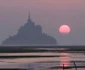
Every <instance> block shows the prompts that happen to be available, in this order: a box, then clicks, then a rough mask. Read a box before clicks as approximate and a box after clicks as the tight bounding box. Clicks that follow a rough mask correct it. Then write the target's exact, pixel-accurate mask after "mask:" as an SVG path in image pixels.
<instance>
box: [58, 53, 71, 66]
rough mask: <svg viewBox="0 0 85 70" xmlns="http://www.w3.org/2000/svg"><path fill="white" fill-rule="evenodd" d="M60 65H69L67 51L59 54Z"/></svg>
mask: <svg viewBox="0 0 85 70" xmlns="http://www.w3.org/2000/svg"><path fill="white" fill-rule="evenodd" d="M59 58H60V66H63V65H64V66H65V67H67V66H69V65H70V54H69V53H61V54H60V57H59Z"/></svg>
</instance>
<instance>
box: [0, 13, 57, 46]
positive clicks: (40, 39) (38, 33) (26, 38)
mask: <svg viewBox="0 0 85 70" xmlns="http://www.w3.org/2000/svg"><path fill="white" fill-rule="evenodd" d="M1 45H2V46H38V45H39V46H52V45H56V39H55V38H53V37H52V36H49V35H47V34H45V33H43V32H42V27H41V26H40V25H35V23H34V22H33V21H32V19H31V17H30V14H29V17H28V20H27V23H25V24H24V26H21V27H20V28H19V30H18V33H17V34H16V35H14V36H11V37H9V38H7V39H6V40H4V41H3V42H2V44H1Z"/></svg>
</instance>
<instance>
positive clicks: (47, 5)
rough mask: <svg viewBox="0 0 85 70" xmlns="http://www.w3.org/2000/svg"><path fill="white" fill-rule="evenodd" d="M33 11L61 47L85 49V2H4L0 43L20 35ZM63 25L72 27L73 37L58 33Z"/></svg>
mask: <svg viewBox="0 0 85 70" xmlns="http://www.w3.org/2000/svg"><path fill="white" fill-rule="evenodd" d="M29 11H30V12H31V18H32V19H33V21H34V22H35V23H36V24H39V25H41V26H42V27H43V32H45V33H48V34H49V35H51V36H54V37H55V38H56V40H57V41H58V44H59V45H85V0H0V43H1V42H2V41H3V40H5V39H6V38H8V37H9V36H11V35H14V34H16V33H17V31H18V29H19V28H20V26H22V25H24V24H25V23H26V21H27V19H28V13H29ZM62 24H67V25H69V26H70V27H71V33H70V34H68V35H62V34H60V33H59V32H58V28H59V27H60V26H61V25H62Z"/></svg>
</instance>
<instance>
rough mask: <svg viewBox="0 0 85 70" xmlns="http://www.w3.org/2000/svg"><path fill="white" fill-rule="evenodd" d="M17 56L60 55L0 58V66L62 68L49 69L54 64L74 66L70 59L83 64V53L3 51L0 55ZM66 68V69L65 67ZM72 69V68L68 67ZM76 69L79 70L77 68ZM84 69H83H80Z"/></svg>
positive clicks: (42, 69) (43, 69) (44, 68)
mask: <svg viewBox="0 0 85 70" xmlns="http://www.w3.org/2000/svg"><path fill="white" fill-rule="evenodd" d="M2 55H3V56H7V55H9V56H15V55H16V56H19V55H23V56H25V55H27V56H28V55H29V56H30V55H56V56H60V57H48V58H47V57H44V58H43V57H42V58H14V59H0V68H26V69H28V68H31V70H32V69H33V70H62V69H49V68H50V67H55V66H63V64H64V66H65V67H67V66H74V64H73V62H72V61H76V65H77V66H82V65H83V66H85V55H84V53H57V52H56V53H55V52H50V53H3V54H0V56H2ZM66 70H67V69H66ZM68 70H74V69H68ZM78 70H80V69H79V68H78ZM81 70H85V69H83V68H82V69H81Z"/></svg>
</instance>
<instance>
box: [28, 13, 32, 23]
mask: <svg viewBox="0 0 85 70" xmlns="http://www.w3.org/2000/svg"><path fill="white" fill-rule="evenodd" d="M30 21H32V20H31V16H30V12H29V15H28V20H27V22H30Z"/></svg>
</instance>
